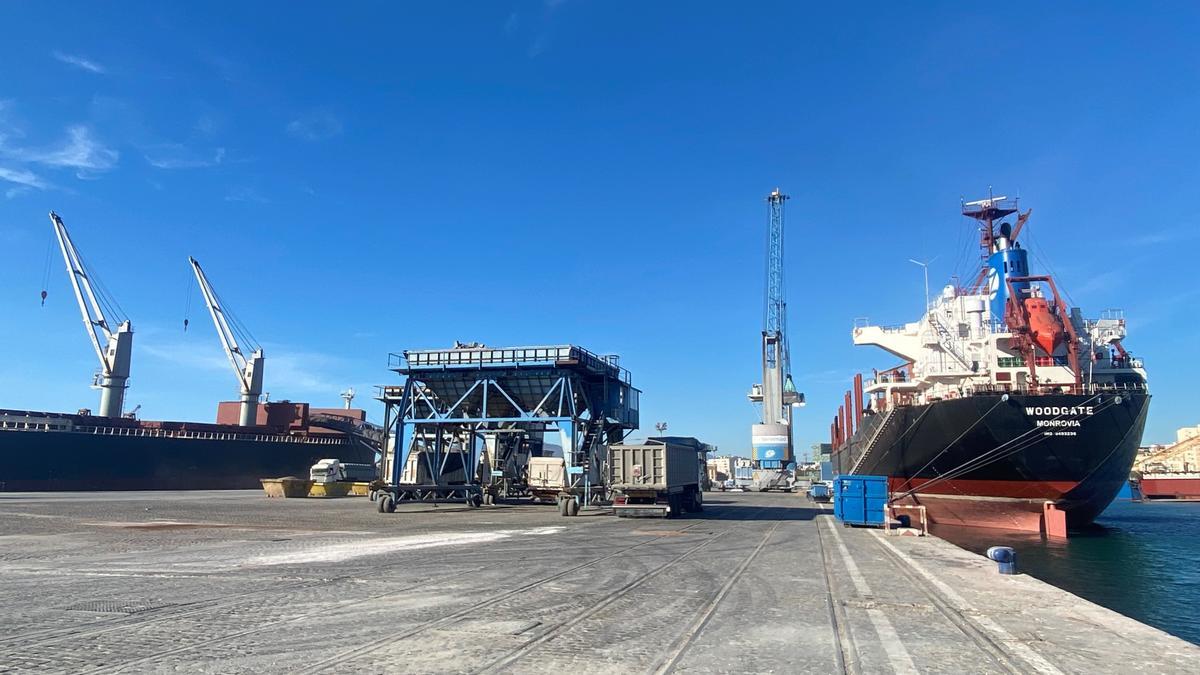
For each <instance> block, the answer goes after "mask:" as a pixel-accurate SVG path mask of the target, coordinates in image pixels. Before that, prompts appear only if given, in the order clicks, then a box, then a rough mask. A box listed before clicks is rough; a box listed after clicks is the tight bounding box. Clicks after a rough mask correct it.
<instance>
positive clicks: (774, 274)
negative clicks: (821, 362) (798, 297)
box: [750, 188, 804, 468]
mask: <svg viewBox="0 0 1200 675" xmlns="http://www.w3.org/2000/svg"><path fill="white" fill-rule="evenodd" d="M788 199H789V198H788V196H787V195H785V194H783V193H782V192H780V191H779V188H776V189H775V190H774V191H773V192H772V193H771V194H769V195H767V209H768V216H769V220H768V228H767V279H766V294H765V298H764V304H763V329H762V384H756V385H754V386H753V387H752V388H751V390H750V400H751V401H752V402H755V403H762V423H761V424H755V425H753V426H752V427H751V431H750V436H751V445H752V448H753V453H752V456H753V459H754V461H755V463H756V464H757V465H758V466H759V467H760V468H783V467H785V466H786V465H787V464H788V463H790V462H791V461H792V460H793V458H794V457H795V453H794V452H793V442H792V409H793V407H798V406H801V405H803V404H804V395H803V394H800V393H799V392H797V391H796V386H795V384H793V382H792V372H791V371H792V369H791V353H790V350H789V347H788V336H787V300H786V297H785V285H784V267H783V234H784V230H783V207H784V203H785V202H786V201H787V200H788Z"/></svg>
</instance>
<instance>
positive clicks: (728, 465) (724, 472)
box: [708, 457, 743, 482]
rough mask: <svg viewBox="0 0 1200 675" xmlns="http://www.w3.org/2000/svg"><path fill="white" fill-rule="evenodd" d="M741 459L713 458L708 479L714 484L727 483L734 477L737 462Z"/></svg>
mask: <svg viewBox="0 0 1200 675" xmlns="http://www.w3.org/2000/svg"><path fill="white" fill-rule="evenodd" d="M739 459H743V458H741V457H712V458H710V459H709V460H708V477H709V478H710V479H711V480H712V481H713V482H723V481H727V480H729V479H730V478H733V476H734V469H735V468H737V461H738V460H739Z"/></svg>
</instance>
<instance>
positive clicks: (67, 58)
mask: <svg viewBox="0 0 1200 675" xmlns="http://www.w3.org/2000/svg"><path fill="white" fill-rule="evenodd" d="M51 56H53V57H54V58H55V59H57V60H59V61H61V62H63V63H65V64H67V65H70V66H75V67H76V68H80V69H82V70H86V71H88V72H89V73H95V74H97V75H103V74H105V73H107V72H108V69H106V68H105V67H104V66H102V65H100V64H99V63H96V62H95V61H92V60H91V59H85V58H84V57H82V56H76V55H74V54H64V53H62V52H60V51H57V50H55V51H54V52H51Z"/></svg>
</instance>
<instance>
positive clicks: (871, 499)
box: [833, 475, 888, 527]
mask: <svg viewBox="0 0 1200 675" xmlns="http://www.w3.org/2000/svg"><path fill="white" fill-rule="evenodd" d="M887 501H888V488H887V476H844V475H843V476H838V477H837V478H835V479H834V480H833V515H834V517H836V518H837V519H838V520H840V521H842V522H843V523H845V524H847V525H872V526H876V527H882V526H883V518H884V513H885V512H886V511H887Z"/></svg>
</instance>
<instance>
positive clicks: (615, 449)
mask: <svg viewBox="0 0 1200 675" xmlns="http://www.w3.org/2000/svg"><path fill="white" fill-rule="evenodd" d="M608 450H609V466H610V467H611V472H612V480H611V482H610V483H609V487H610V488H612V489H614V490H619V491H621V492H625V493H630V492H635V491H655V492H676V491H679V490H681V489H682V488H684V487H686V486H688V485H698V484H699V482H700V459H699V454H698V453H697V452H696V449H695V448H690V447H687V446H685V445H678V444H675V443H653V442H651V443H646V444H644V445H610V446H608Z"/></svg>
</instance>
